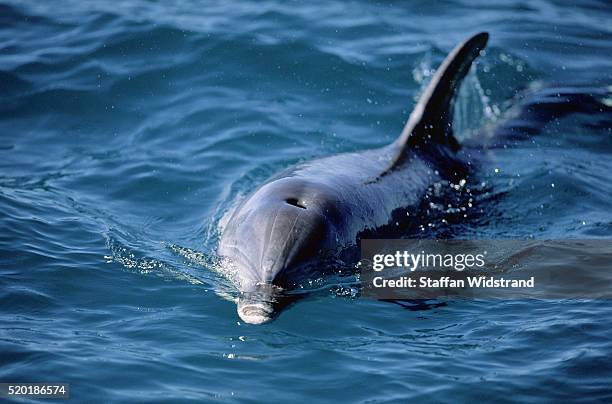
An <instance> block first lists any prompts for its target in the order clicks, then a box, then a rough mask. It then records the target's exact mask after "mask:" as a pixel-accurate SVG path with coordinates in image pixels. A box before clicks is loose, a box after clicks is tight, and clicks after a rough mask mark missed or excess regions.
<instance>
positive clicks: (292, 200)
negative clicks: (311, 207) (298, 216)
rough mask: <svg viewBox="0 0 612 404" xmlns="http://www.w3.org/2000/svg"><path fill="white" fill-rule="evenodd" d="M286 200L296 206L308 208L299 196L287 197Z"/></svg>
mask: <svg viewBox="0 0 612 404" xmlns="http://www.w3.org/2000/svg"><path fill="white" fill-rule="evenodd" d="M285 202H287V203H288V204H289V205H293V206H295V207H296V208H300V209H306V206H304V205H302V204H301V203H300V201H298V199H297V198H287V199H285Z"/></svg>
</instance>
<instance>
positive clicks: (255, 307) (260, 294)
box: [238, 284, 278, 324]
mask: <svg viewBox="0 0 612 404" xmlns="http://www.w3.org/2000/svg"><path fill="white" fill-rule="evenodd" d="M277 289H278V288H276V287H275V286H273V285H270V284H258V285H257V287H256V288H255V290H253V291H250V292H243V293H241V294H240V297H239V298H238V315H239V316H240V318H241V319H242V320H243V321H244V322H245V323H248V324H263V323H267V322H268V321H270V320H272V319H273V318H274V315H275V311H276V308H275V304H276V303H277V300H276V299H277V293H278V290H277Z"/></svg>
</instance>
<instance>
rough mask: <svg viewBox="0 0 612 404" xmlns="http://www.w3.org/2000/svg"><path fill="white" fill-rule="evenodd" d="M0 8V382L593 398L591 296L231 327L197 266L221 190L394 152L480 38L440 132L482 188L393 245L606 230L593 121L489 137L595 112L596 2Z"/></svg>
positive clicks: (599, 81) (84, 388)
mask: <svg viewBox="0 0 612 404" xmlns="http://www.w3.org/2000/svg"><path fill="white" fill-rule="evenodd" d="M0 3H2V4H0V97H1V102H0V381H2V382H9V381H23V382H26V381H32V382H40V381H63V382H69V383H70V384H71V397H72V401H75V402H101V401H102V402H119V401H121V402H123V401H137V402H144V401H146V402H177V401H189V400H191V401H194V402H201V401H227V402H262V401H268V402H269V401H276V402H286V401H290V400H296V401H315V402H319V401H325V402H336V401H341V402H347V401H348V402H355V401H358V402H381V401H382V402H386V401H391V402H404V401H407V400H410V401H417V400H418V401H426V402H429V401H432V402H457V401H474V400H480V401H490V400H495V401H515V400H530V401H545V402H549V401H555V400H570V399H579V398H581V399H582V400H584V401H597V400H599V401H611V400H612V387H611V386H612V361H611V360H610V358H611V357H612V325H611V324H610V319H611V318H612V302H610V301H608V300H602V301H584V300H564V301H550V300H541V301H497V302H485V301H443V302H438V303H443V304H442V305H439V304H436V305H432V306H431V307H432V308H431V309H430V310H406V309H405V308H403V307H401V306H400V305H397V304H391V303H388V302H381V301H375V300H368V299H363V298H358V297H356V291H355V289H354V288H352V287H350V286H349V287H340V288H332V289H331V290H323V291H319V292H317V293H315V294H314V295H313V296H311V297H310V298H307V299H304V300H302V301H300V302H299V303H298V304H296V305H294V306H293V307H291V308H289V309H288V310H287V311H285V312H283V313H282V314H281V315H280V316H279V318H278V319H277V320H276V321H274V322H272V323H270V324H266V325H263V326H249V325H245V324H242V323H241V322H240V321H239V319H238V317H237V314H236V307H235V304H234V303H233V302H232V301H231V298H232V296H234V294H235V288H233V286H232V285H231V283H230V282H228V280H227V279H226V277H224V276H223V274H222V273H220V271H219V268H218V267H216V266H215V265H214V251H215V247H216V243H217V240H218V236H219V234H218V232H219V231H218V228H219V227H218V222H219V220H220V218H221V217H222V215H223V213H224V212H225V211H226V210H227V209H229V208H230V207H231V206H232V203H233V202H234V201H235V200H237V199H239V198H241V197H242V196H244V195H246V194H248V193H249V192H250V191H252V190H253V189H255V188H256V187H257V185H258V184H260V183H261V182H262V181H264V180H265V179H266V178H268V177H269V176H270V175H272V174H274V173H276V172H278V171H279V170H281V169H283V168H285V167H287V166H289V165H291V164H293V163H296V162H299V161H304V160H307V159H311V158H316V157H320V156H326V155H330V154H334V153H338V152H343V151H356V150H363V149H367V148H372V147H377V146H382V145H385V144H387V143H389V142H391V141H392V140H393V139H394V138H395V137H396V136H397V135H398V134H399V132H400V131H401V129H402V127H403V124H404V122H405V120H406V118H407V116H408V114H409V112H410V111H411V109H412V107H413V105H414V103H415V99H416V98H417V97H418V95H419V92H420V91H421V90H422V88H423V87H424V86H425V85H426V83H427V81H428V79H429V78H430V77H431V74H432V69H435V68H436V67H437V65H438V64H439V63H440V62H441V60H442V59H443V58H444V56H445V55H446V54H447V52H448V51H450V49H452V47H453V46H454V45H455V44H456V43H458V42H459V41H461V40H463V39H464V38H466V36H467V35H468V34H470V33H473V32H478V31H481V30H486V31H489V32H490V33H491V40H490V44H489V47H488V49H487V51H486V54H485V55H483V56H482V57H481V58H480V59H479V61H478V63H477V65H476V67H475V68H474V69H473V71H472V72H471V73H470V75H469V76H468V77H467V79H466V81H465V84H464V86H463V88H462V91H461V96H460V98H459V104H458V108H457V113H456V117H455V120H456V126H457V128H459V130H458V135H459V137H460V138H462V140H463V141H464V142H465V144H466V145H468V146H466V150H468V151H469V150H472V149H470V148H473V151H474V155H478V156H479V158H478V160H479V161H478V171H477V174H475V176H474V178H473V180H474V181H475V183H477V184H479V185H477V187H479V192H478V197H475V199H474V200H473V201H471V202H470V203H471V205H472V206H470V209H468V210H467V213H466V216H465V217H463V214H461V215H459V216H458V217H457V215H454V216H453V218H454V219H453V220H446V219H445V220H444V221H442V218H441V215H440V212H435V210H436V209H433V208H432V212H429V213H431V219H430V220H427V219H424V223H422V226H421V227H417V228H416V229H415V230H414V232H415V233H417V235H418V234H423V235H427V236H440V235H443V236H451V237H481V238H535V239H538V238H610V237H612V216H611V213H610V212H612V183H611V182H610V172H612V158H611V156H612V136H611V135H612V133H611V132H612V130H611V127H612V124H611V123H612V117H611V115H610V114H609V113H603V112H601V111H604V109H601V110H600V111H593V110H588V108H584V105H582V107H581V106H580V105H570V107H569V108H570V111H571V112H572V113H571V114H564V115H562V116H559V117H558V119H552V120H550V122H548V121H547V122H544V123H546V124H544V123H542V122H538V121H537V120H534V121H531V122H530V121H523V122H522V123H521V124H520V125H517V124H514V127H515V128H517V127H518V133H519V134H522V136H514V137H512V136H508V133H509V132H511V131H510V130H509V129H507V128H510V127H512V125H513V124H512V116H514V115H516V114H517V113H519V114H520V110H521V105H523V106H524V107H525V108H531V107H533V108H536V109H537V107H538V104H542V103H543V100H545V99H547V98H546V97H548V98H550V99H551V100H552V101H551V102H550V104H552V107H553V109H563V108H564V104H563V102H561V101H560V100H561V97H558V96H556V95H555V94H561V93H564V92H565V93H572V94H583V93H584V94H593V95H594V96H596V98H597V99H598V100H599V101H600V102H601V103H602V105H606V104H607V105H608V106H609V105H610V104H611V103H612V101H611V98H610V87H609V86H610V85H611V84H612V75H611V74H612V73H611V72H612V59H611V58H610V55H611V53H610V52H611V50H612V27H611V25H610V22H611V21H612V7H610V5H609V4H606V2H605V1H594V0H593V1H588V0H585V1H581V2H570V1H565V2H564V1H544V0H534V1H528V2H527V1H512V2H511V1H468V0H456V1H447V2H436V1H415V2H410V4H405V3H404V2H394V1H385V2H366V1H351V2H341V1H337V0H333V1H327V2H308V3H307V4H304V3H302V2H284V1H275V0H270V1H267V0H266V1H260V2H245V1H235V2H232V3H231V4H230V3H229V2H221V1H219V2H205V3H200V2H194V1H173V2H170V1H164V2H146V1H137V0H128V1H121V2H107V3H105V2H81V1H57V2H56V1H54V2H44V1H8V2H6V1H2V2H0ZM551 89H552V90H551ZM573 108H575V110H574V109H573ZM517 111H519V112H517ZM481 128H483V130H480V129H481ZM499 128H502V129H499ZM503 128H506V129H503ZM527 129H529V130H527ZM483 133H484V135H483ZM496 133H497V135H499V137H498V138H496V137H495V134H496ZM510 138H511V139H510ZM495 139H504V140H503V141H502V140H500V141H497V140H495ZM438 210H439V209H438ZM442 210H444V209H442ZM446 213H448V212H442V216H444V215H445V214H446ZM413 235H414V234H413ZM221 272H222V271H221ZM609 280H610V275H609V274H603V273H602V281H606V282H609Z"/></svg>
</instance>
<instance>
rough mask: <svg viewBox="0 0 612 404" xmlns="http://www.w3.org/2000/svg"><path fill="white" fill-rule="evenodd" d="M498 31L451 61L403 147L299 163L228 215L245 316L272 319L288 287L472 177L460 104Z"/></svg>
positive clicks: (224, 240)
mask: <svg viewBox="0 0 612 404" xmlns="http://www.w3.org/2000/svg"><path fill="white" fill-rule="evenodd" d="M488 37H489V35H488V34H487V33H486V32H482V33H479V34H477V35H474V36H472V37H471V38H469V39H468V40H466V41H465V42H463V43H461V44H460V45H458V46H457V47H456V48H455V49H454V50H453V51H452V52H451V53H450V54H449V55H448V56H447V57H446V59H445V60H444V62H443V63H442V65H441V66H440V67H439V68H438V70H437V72H436V74H435V75H434V76H433V78H432V80H431V82H430V83H429V85H428V87H427V88H426V89H425V92H424V93H423V95H422V96H421V98H420V100H419V102H418V103H417V105H416V106H415V108H414V110H413V111H412V113H411V115H410V118H409V119H408V122H407V123H406V126H405V127H404V130H403V131H402V133H401V135H400V136H399V138H397V140H395V141H394V142H393V143H391V144H389V145H388V146H385V147H382V148H379V149H373V150H366V151H362V152H356V153H345V154H339V155H334V156H330V157H325V158H321V159H317V160H312V161H309V162H305V163H302V164H299V165H297V166H294V167H292V168H290V169H288V170H287V171H285V172H283V173H281V174H280V175H278V176H276V177H274V178H272V179H271V180H269V181H268V182H266V183H265V184H264V185H262V186H261V187H260V188H259V189H257V190H256V191H255V192H253V193H252V194H251V195H250V196H249V197H247V198H246V199H245V200H244V201H243V202H241V203H240V204H239V205H238V206H237V207H236V208H235V209H234V210H233V211H232V212H230V213H228V217H226V218H224V219H223V220H224V222H225V223H226V224H225V225H224V227H223V229H222V234H221V239H220V241H219V247H218V253H219V255H220V256H222V257H225V258H226V261H227V263H228V264H227V265H228V267H229V271H231V276H232V278H233V279H234V280H235V281H236V283H237V286H238V289H239V290H240V297H239V299H238V315H239V316H240V318H241V319H242V320H244V321H245V322H246V323H251V324H261V323H265V322H267V321H269V320H270V319H272V318H273V317H274V315H275V313H276V312H277V310H278V305H277V303H278V299H277V297H276V296H277V295H278V291H280V290H283V289H291V288H292V287H295V286H296V285H297V284H299V280H303V279H308V277H309V276H312V275H313V274H320V272H321V271H322V270H324V268H325V262H326V261H327V260H333V259H334V257H337V256H338V255H339V254H342V252H343V251H345V250H347V249H351V248H353V249H354V248H355V246H357V245H359V241H360V239H361V238H362V237H364V235H367V236H377V235H380V234H382V232H383V229H385V228H388V227H389V226H391V225H393V224H394V223H396V221H397V218H398V217H402V216H403V217H406V212H408V211H410V210H411V209H415V207H417V206H419V205H420V203H421V201H422V198H423V197H424V196H425V194H426V192H427V189H428V188H429V187H430V186H431V185H433V184H435V183H437V182H439V181H442V180H449V181H460V180H461V179H463V178H465V176H466V175H467V172H468V164H467V162H464V161H462V160H461V159H460V158H459V157H458V155H457V154H456V152H457V151H458V149H459V143H458V142H457V140H456V138H455V137H454V135H453V130H452V120H453V105H454V102H455V97H456V95H457V92H458V88H459V85H460V84H461V81H462V80H463V78H464V77H465V76H466V74H467V73H468V71H469V69H470V66H471V65H472V62H473V61H474V59H475V58H476V57H477V56H478V55H479V54H480V51H481V50H482V49H484V47H485V46H486V44H487V40H488Z"/></svg>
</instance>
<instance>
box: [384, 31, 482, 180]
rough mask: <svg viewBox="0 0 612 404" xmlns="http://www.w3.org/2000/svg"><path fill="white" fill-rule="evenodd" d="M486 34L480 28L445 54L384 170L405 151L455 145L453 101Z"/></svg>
mask: <svg viewBox="0 0 612 404" xmlns="http://www.w3.org/2000/svg"><path fill="white" fill-rule="evenodd" d="M488 39H489V34H488V33H486V32H481V33H479V34H476V35H474V36H472V37H471V38H470V39H468V40H466V41H465V42H463V43H461V44H459V45H458V46H457V47H456V48H455V49H453V51H452V52H451V53H450V54H449V55H448V56H447V57H446V59H445V60H444V62H443V63H442V65H441V66H440V67H439V68H438V70H437V71H436V74H435V75H434V76H433V78H432V79H431V82H430V83H429V85H428V86H427V88H426V89H425V92H424V93H423V95H421V98H420V99H419V102H418V103H417V105H416V106H415V107H414V110H413V111H412V113H411V114H410V118H409V119H408V122H407V123H406V126H405V127H404V130H403V131H402V134H401V135H400V137H399V138H398V139H397V140H396V141H395V145H396V146H397V154H396V155H395V156H394V158H393V161H392V164H391V165H390V166H389V168H387V170H385V173H386V172H387V171H390V170H392V169H393V168H394V167H395V166H397V165H398V164H401V163H402V162H403V161H404V158H405V156H406V155H407V154H408V153H407V151H408V150H410V149H411V148H415V147H423V146H425V145H428V144H435V145H445V146H448V147H450V148H451V149H452V150H455V151H456V150H457V149H458V148H459V143H458V142H457V140H456V139H455V137H454V136H453V128H452V121H453V105H454V101H455V96H456V94H457V92H458V89H459V86H460V84H461V81H462V80H463V78H464V77H465V76H466V75H467V73H468V72H469V70H470V66H471V65H472V62H473V61H474V59H476V57H477V56H478V55H479V54H480V51H481V50H482V49H484V47H485V46H486V45H487V40H488Z"/></svg>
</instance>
